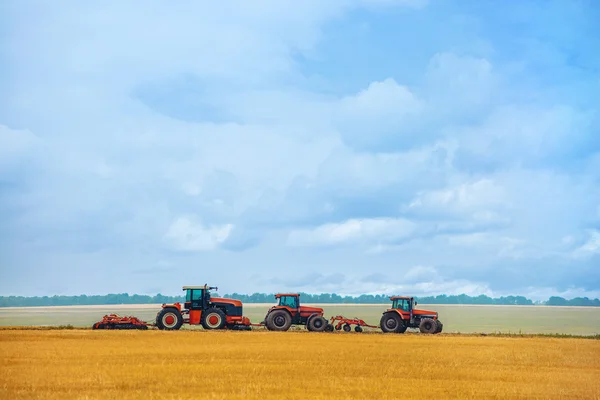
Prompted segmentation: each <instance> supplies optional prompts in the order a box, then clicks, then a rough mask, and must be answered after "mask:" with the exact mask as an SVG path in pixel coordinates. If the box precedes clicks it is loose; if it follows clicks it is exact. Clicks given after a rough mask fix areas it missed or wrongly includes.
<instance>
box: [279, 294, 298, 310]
mask: <svg viewBox="0 0 600 400" xmlns="http://www.w3.org/2000/svg"><path fill="white" fill-rule="evenodd" d="M279 305H280V306H284V307H290V308H298V298H297V297H295V296H282V297H280V298H279Z"/></svg>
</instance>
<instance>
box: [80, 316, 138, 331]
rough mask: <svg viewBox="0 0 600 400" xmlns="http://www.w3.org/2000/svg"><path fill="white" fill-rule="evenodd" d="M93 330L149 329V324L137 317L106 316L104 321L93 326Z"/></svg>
mask: <svg viewBox="0 0 600 400" xmlns="http://www.w3.org/2000/svg"><path fill="white" fill-rule="evenodd" d="M92 329H148V324H147V323H145V322H144V321H142V320H140V319H138V318H136V317H121V316H119V315H117V314H109V315H105V316H104V317H103V318H102V321H99V322H96V323H95V324H94V325H92Z"/></svg>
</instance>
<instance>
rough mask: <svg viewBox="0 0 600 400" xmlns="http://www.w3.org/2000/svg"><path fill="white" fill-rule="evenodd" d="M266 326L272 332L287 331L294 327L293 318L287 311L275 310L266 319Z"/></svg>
mask: <svg viewBox="0 0 600 400" xmlns="http://www.w3.org/2000/svg"><path fill="white" fill-rule="evenodd" d="M265 326H266V327H267V329H268V330H270V331H280V332H283V331H287V330H288V329H290V327H291V326H292V316H291V315H290V313H288V312H287V311H285V310H274V311H271V312H270V313H269V315H267V318H265Z"/></svg>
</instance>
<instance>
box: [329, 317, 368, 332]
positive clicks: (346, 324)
mask: <svg viewBox="0 0 600 400" xmlns="http://www.w3.org/2000/svg"><path fill="white" fill-rule="evenodd" d="M336 321H337V324H335V322H336ZM334 324H335V325H334ZM352 325H356V326H355V327H354V331H355V332H359V333H360V332H362V331H363V328H362V327H363V326H367V327H369V328H375V329H377V328H379V327H378V326H375V325H369V324H367V323H366V322H365V321H364V320H362V319H359V318H356V317H355V318H346V317H343V316H341V315H336V316H335V317H331V320H330V322H329V325H328V326H327V327H328V329H327V330H328V331H330V332H331V331H333V330H334V329H335V330H336V331H339V330H340V329H343V330H344V332H350V331H351V330H352Z"/></svg>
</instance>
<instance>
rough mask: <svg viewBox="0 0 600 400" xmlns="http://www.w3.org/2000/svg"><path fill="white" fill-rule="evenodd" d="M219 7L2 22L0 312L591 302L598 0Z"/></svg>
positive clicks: (16, 8)
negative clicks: (95, 304)
mask: <svg viewBox="0 0 600 400" xmlns="http://www.w3.org/2000/svg"><path fill="white" fill-rule="evenodd" d="M219 4H220V5H217V3H216V2H178V4H168V5H164V4H149V3H148V2H127V3H126V4H123V3H122V2H117V1H108V2H103V3H102V5H100V4H99V3H98V4H91V3H85V4H84V3H82V2H75V1H64V2H52V3H50V2H35V1H24V0H20V1H5V2H3V3H2V5H1V6H0V61H1V62H0V221H2V223H1V224H0V266H1V268H2V279H1V280H0V294H2V295H12V294H14V295H38V294H39V295H52V294H80V293H109V292H110V293H114V292H129V293H156V292H159V291H160V292H162V293H168V294H176V293H180V288H181V286H182V285H189V284H203V283H205V282H206V283H209V284H212V285H217V286H219V288H220V289H221V291H222V292H233V291H237V292H247V293H251V292H256V291H258V292H273V291H283V290H285V291H288V290H297V291H305V292H323V291H325V292H331V291H335V292H338V293H343V294H360V293H388V294H392V293H396V294H414V295H424V294H440V293H447V294H459V293H467V294H471V295H478V294H481V293H484V294H488V295H492V296H499V295H506V294H522V295H526V296H528V297H530V298H534V299H543V298H546V297H548V296H550V295H563V296H565V297H574V296H578V295H586V296H591V297H598V296H600V273H599V272H600V136H599V135H600V123H599V121H600V120H599V115H598V112H599V111H600V100H599V99H600V96H598V94H599V93H600V70H599V66H600V49H599V45H598V43H599V38H600V28H598V25H597V24H594V21H598V20H600V7H598V5H597V3H596V2H594V1H591V0H590V1H584V0H582V1H567V0H564V1H550V2H548V1H520V2H511V3H510V6H506V5H504V4H503V5H502V6H500V3H499V2H489V1H480V2H464V1H450V0H448V1H441V0H437V1H436V0H429V1H425V0H397V1H394V0H340V1H329V2H323V1H312V0H308V1H304V2H301V3H298V2H286V1H267V0H257V1H253V2H251V3H249V2H243V1H224V2H219ZM250 4H251V5H250Z"/></svg>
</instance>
